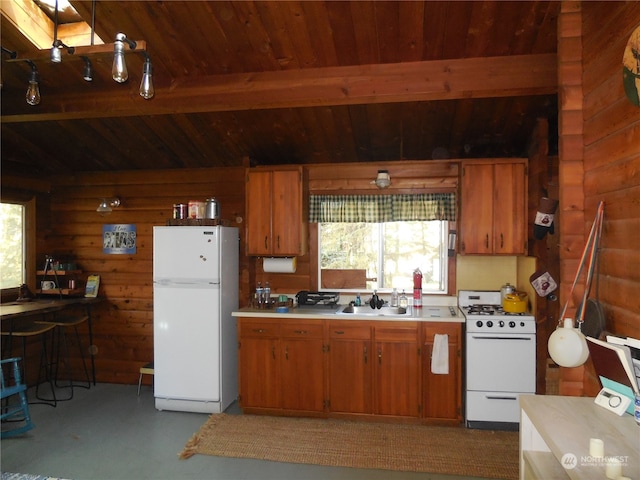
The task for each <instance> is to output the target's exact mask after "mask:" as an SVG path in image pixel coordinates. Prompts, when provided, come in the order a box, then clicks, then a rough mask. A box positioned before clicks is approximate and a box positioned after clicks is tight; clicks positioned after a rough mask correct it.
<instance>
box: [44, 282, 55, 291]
mask: <svg viewBox="0 0 640 480" xmlns="http://www.w3.org/2000/svg"><path fill="white" fill-rule="evenodd" d="M54 288H56V284H55V283H54V282H52V281H51V280H45V281H44V282H42V290H53V289H54Z"/></svg>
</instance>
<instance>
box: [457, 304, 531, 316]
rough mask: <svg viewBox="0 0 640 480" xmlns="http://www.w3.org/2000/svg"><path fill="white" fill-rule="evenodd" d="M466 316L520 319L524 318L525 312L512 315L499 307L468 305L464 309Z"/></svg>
mask: <svg viewBox="0 0 640 480" xmlns="http://www.w3.org/2000/svg"><path fill="white" fill-rule="evenodd" d="M464 311H465V313H466V314H467V315H505V316H514V317H521V316H526V315H527V313H526V312H521V313H512V312H505V311H504V310H503V308H502V306H501V305H485V304H476V305H469V306H468V307H466V308H465V309H464Z"/></svg>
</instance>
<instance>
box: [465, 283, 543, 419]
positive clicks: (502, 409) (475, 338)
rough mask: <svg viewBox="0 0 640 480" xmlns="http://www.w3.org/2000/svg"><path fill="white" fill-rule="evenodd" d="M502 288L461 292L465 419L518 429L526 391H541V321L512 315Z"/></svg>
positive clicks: (526, 315)
mask: <svg viewBox="0 0 640 480" xmlns="http://www.w3.org/2000/svg"><path fill="white" fill-rule="evenodd" d="M501 302H502V297H501V295H500V292H499V291H475V290H460V292H459V293H458V305H459V307H460V309H461V310H462V312H463V314H464V316H465V319H466V321H465V324H466V337H465V340H466V347H465V352H466V355H465V372H466V375H465V378H466V382H465V385H466V389H465V418H466V425H467V427H469V428H490V429H508V430H517V428H518V424H519V421H520V408H519V404H518V399H519V396H520V394H523V393H535V391H536V322H535V317H534V316H533V315H531V314H530V313H528V312H527V313H522V314H513V313H507V312H505V311H504V310H503V309H502V306H501Z"/></svg>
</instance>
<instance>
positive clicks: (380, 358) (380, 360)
mask: <svg viewBox="0 0 640 480" xmlns="http://www.w3.org/2000/svg"><path fill="white" fill-rule="evenodd" d="M378 363H380V364H382V349H381V348H379V349H378Z"/></svg>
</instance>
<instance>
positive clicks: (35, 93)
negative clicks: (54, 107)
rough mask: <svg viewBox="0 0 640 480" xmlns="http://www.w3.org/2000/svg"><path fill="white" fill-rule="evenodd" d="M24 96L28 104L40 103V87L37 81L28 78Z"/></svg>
mask: <svg viewBox="0 0 640 480" xmlns="http://www.w3.org/2000/svg"><path fill="white" fill-rule="evenodd" d="M26 98H27V103H28V104H29V105H38V104H39V103H40V87H39V86H38V82H37V81H32V80H29V86H28V87H27V95H26Z"/></svg>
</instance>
